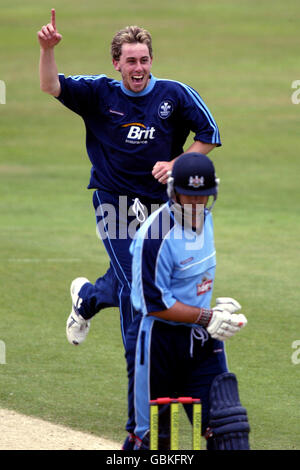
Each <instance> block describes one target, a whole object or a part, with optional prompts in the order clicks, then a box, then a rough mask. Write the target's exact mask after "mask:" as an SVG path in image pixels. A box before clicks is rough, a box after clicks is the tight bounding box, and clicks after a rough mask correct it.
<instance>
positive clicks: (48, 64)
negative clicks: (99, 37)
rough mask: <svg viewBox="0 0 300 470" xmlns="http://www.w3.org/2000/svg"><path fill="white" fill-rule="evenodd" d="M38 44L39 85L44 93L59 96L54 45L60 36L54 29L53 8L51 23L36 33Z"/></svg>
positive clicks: (59, 87)
mask: <svg viewBox="0 0 300 470" xmlns="http://www.w3.org/2000/svg"><path fill="white" fill-rule="evenodd" d="M37 35H38V41H39V44H40V87H41V90H42V91H44V92H45V93H49V94H50V95H53V96H56V97H57V96H59V95H60V92H61V86H60V82H59V78H58V71H57V66H56V62H55V57H54V47H55V46H56V45H57V44H58V43H59V42H60V41H61V39H62V36H61V34H59V33H58V32H57V30H56V19H55V10H54V9H52V10H51V23H48V24H47V25H46V26H43V27H42V28H41V30H40V31H38V33H37Z"/></svg>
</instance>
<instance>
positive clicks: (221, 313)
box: [207, 297, 247, 341]
mask: <svg viewBox="0 0 300 470" xmlns="http://www.w3.org/2000/svg"><path fill="white" fill-rule="evenodd" d="M216 304H217V305H216V306H215V307H214V308H213V309H212V311H213V314H212V318H211V320H210V322H209V324H208V326H207V331H208V333H209V334H210V336H211V337H212V338H215V339H218V340H220V341H225V340H226V339H228V338H230V337H231V336H233V335H235V334H236V333H237V332H238V331H240V330H241V328H243V327H244V326H246V325H247V318H246V317H245V315H243V314H242V313H239V314H236V313H235V312H237V311H239V310H240V309H241V306H240V304H239V303H238V302H237V301H236V300H235V299H231V298H230V297H220V298H218V299H217V300H216Z"/></svg>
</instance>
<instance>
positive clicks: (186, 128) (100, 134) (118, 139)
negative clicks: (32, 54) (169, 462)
mask: <svg viewBox="0 0 300 470" xmlns="http://www.w3.org/2000/svg"><path fill="white" fill-rule="evenodd" d="M61 40H62V36H61V34H60V33H59V32H58V30H57V27H56V16H55V10H52V16H51V22H50V23H48V24H47V25H45V26H43V27H42V28H41V30H40V31H39V32H38V41H39V44H40V86H41V89H42V91H44V92H46V93H48V94H50V95H52V96H54V97H55V98H57V99H58V100H59V101H60V102H61V103H62V104H63V105H64V106H66V107H68V108H69V109H70V110H71V111H73V112H75V113H77V114H78V115H79V116H80V117H81V118H82V119H83V121H84V124H85V128H86V148H87V153H88V157H89V159H90V161H91V165H92V168H91V176H90V181H89V185H88V188H89V189H93V190H94V193H93V205H94V209H95V214H96V224H97V230H98V233H99V236H100V238H101V239H102V241H103V243H104V246H105V249H106V251H107V253H108V255H109V259H110V267H109V269H108V271H107V272H106V273H105V275H104V276H101V277H99V278H98V279H97V280H96V282H95V283H94V284H93V283H92V282H90V281H89V280H88V279H87V278H86V277H78V278H76V279H74V281H73V282H72V284H71V297H72V310H71V314H70V315H69V316H68V319H67V325H66V333H67V338H68V341H69V342H70V343H71V344H74V345H78V344H80V343H82V341H84V340H85V338H86V336H87V334H88V331H89V329H90V323H91V318H92V317H93V316H94V315H95V314H96V313H98V312H99V311H100V310H102V309H104V308H107V307H111V306H114V307H119V310H120V325H121V333H122V339H123V342H124V347H125V352H126V350H127V345H126V341H127V339H126V338H127V331H128V327H129V326H130V325H131V323H132V322H133V320H134V317H135V310H134V308H133V306H132V303H131V298H130V295H131V280H132V273H131V255H130V252H129V246H130V243H131V241H132V239H133V237H134V234H135V232H136V228H137V227H138V226H139V224H140V223H143V222H144V221H145V219H146V217H147V215H149V214H150V213H151V212H152V211H153V210H152V208H153V207H154V208H155V209H156V208H157V207H159V206H160V205H162V204H164V203H165V202H166V201H167V199H168V198H167V193H166V184H165V183H166V181H167V175H168V171H170V170H171V168H172V166H173V163H174V161H175V160H176V158H177V157H178V156H179V155H180V154H182V153H183V151H184V144H185V142H186V139H187V137H188V135H189V134H190V132H192V133H193V134H194V142H193V143H192V145H191V146H190V147H189V151H196V152H201V153H202V154H207V153H208V152H210V151H211V150H212V149H213V148H214V147H217V146H220V145H221V141H220V135H219V129H218V126H217V124H216V122H215V120H214V118H213V116H212V114H211V113H210V111H209V109H208V108H207V106H206V104H205V103H204V102H203V100H202V98H201V97H200V95H199V94H198V93H197V92H196V91H195V90H194V89H192V88H191V87H190V86H188V85H185V84H183V83H179V82H176V81H171V80H166V79H159V78H156V77H155V76H154V75H152V73H151V69H152V61H153V53H152V38H151V35H150V33H149V32H148V31H146V30H145V29H143V28H140V27H138V26H129V27H126V28H124V29H122V30H120V31H118V32H117V33H116V34H115V35H114V37H113V39H112V42H111V55H112V63H113V67H114V69H115V70H116V71H117V72H119V73H120V74H121V80H120V81H119V80H115V79H112V78H109V77H107V76H106V75H103V74H100V75H74V76H69V77H66V76H64V75H63V74H59V73H58V69H57V65H56V61H55V55H54V50H55V47H57V45H58V44H59V43H60V42H61ZM120 198H122V204H121V203H120ZM124 198H125V203H124ZM107 208H113V210H114V215H115V217H112V218H110V217H107ZM111 219H113V220H111ZM111 222H112V223H111ZM134 223H135V230H133V233H132V232H130V228H132V227H133V226H134V225H133V224H134ZM132 338H134V335H133V336H131V343H132ZM128 431H130V432H131V431H132V424H131V425H129V427H128Z"/></svg>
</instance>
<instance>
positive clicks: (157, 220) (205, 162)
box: [131, 152, 249, 450]
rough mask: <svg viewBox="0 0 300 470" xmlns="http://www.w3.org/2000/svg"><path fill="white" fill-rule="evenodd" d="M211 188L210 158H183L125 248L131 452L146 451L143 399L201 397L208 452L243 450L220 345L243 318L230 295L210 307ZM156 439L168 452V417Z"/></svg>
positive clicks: (239, 412)
mask: <svg viewBox="0 0 300 470" xmlns="http://www.w3.org/2000/svg"><path fill="white" fill-rule="evenodd" d="M217 190H218V185H217V179H216V176H215V169H214V165H213V163H212V161H211V160H210V159H209V158H208V157H207V156H205V155H202V154H199V153H195V152H189V153H186V154H183V155H182V156H180V157H179V158H178V159H177V160H176V162H175V164H174V166H173V170H172V176H171V177H170V179H169V182H168V193H169V197H170V199H169V201H168V202H167V203H166V204H165V205H164V206H162V207H161V208H160V209H159V210H158V211H156V212H155V213H153V214H152V215H151V216H150V217H149V218H148V219H147V220H146V222H145V223H144V224H143V226H142V227H141V228H140V229H139V230H138V232H137V234H136V237H135V239H134V241H133V242H132V245H131V252H132V255H133V264H132V266H133V281H132V301H133V305H134V307H135V309H136V310H137V311H140V312H142V315H143V317H142V321H141V323H140V327H139V333H138V339H137V348H136V357H135V397H134V398H135V409H136V423H137V424H136V429H135V436H136V449H147V448H149V400H153V399H157V398H159V397H171V398H176V397H179V396H190V397H193V398H200V399H201V401H202V410H203V413H202V416H203V422H202V432H203V434H205V435H206V437H207V448H208V449H215V450H222V449H228V450H229V449H230V450H235V449H239V450H240V449H249V443H248V433H249V424H248V419H247V413H246V410H245V408H243V407H242V406H241V404H240V402H239V396H238V388H237V381H236V377H235V375H234V374H232V373H229V372H228V368H227V363H226V356H225V352H224V341H225V340H226V339H227V338H230V337H231V336H233V335H234V334H236V333H237V332H238V331H240V329H241V328H243V327H244V326H245V325H246V324H247V319H246V317H245V316H244V315H243V314H242V313H237V312H238V311H239V310H240V308H241V306H240V305H239V303H238V302H237V301H236V300H234V299H232V298H227V297H225V298H224V297H222V298H218V299H217V300H216V306H215V307H214V308H211V306H210V303H211V297H212V292H213V284H214V279H215V267H216V250H215V245H214V234H213V222H212V213H211V210H212V206H213V204H214V203H215V201H216V198H217ZM209 198H213V202H212V204H210V203H209ZM189 406H190V407H191V405H186V411H187V414H188V416H189V418H190V420H191V422H192V416H191V409H190V407H189ZM159 442H160V447H159V448H160V449H168V448H169V447H168V446H169V416H168V413H167V412H165V413H162V414H161V416H160V439H159Z"/></svg>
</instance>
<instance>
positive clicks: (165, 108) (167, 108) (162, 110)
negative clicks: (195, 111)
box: [158, 100, 174, 119]
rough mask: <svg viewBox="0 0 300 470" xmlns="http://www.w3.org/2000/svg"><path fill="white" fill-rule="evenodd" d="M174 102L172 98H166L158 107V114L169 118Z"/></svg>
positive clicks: (163, 117)
mask: <svg viewBox="0 0 300 470" xmlns="http://www.w3.org/2000/svg"><path fill="white" fill-rule="evenodd" d="M173 109H174V107H173V103H172V101H170V100H164V101H163V102H162V103H160V105H159V108H158V115H159V117H161V118H162V119H167V118H168V117H169V116H170V115H171V114H172V112H173Z"/></svg>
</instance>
